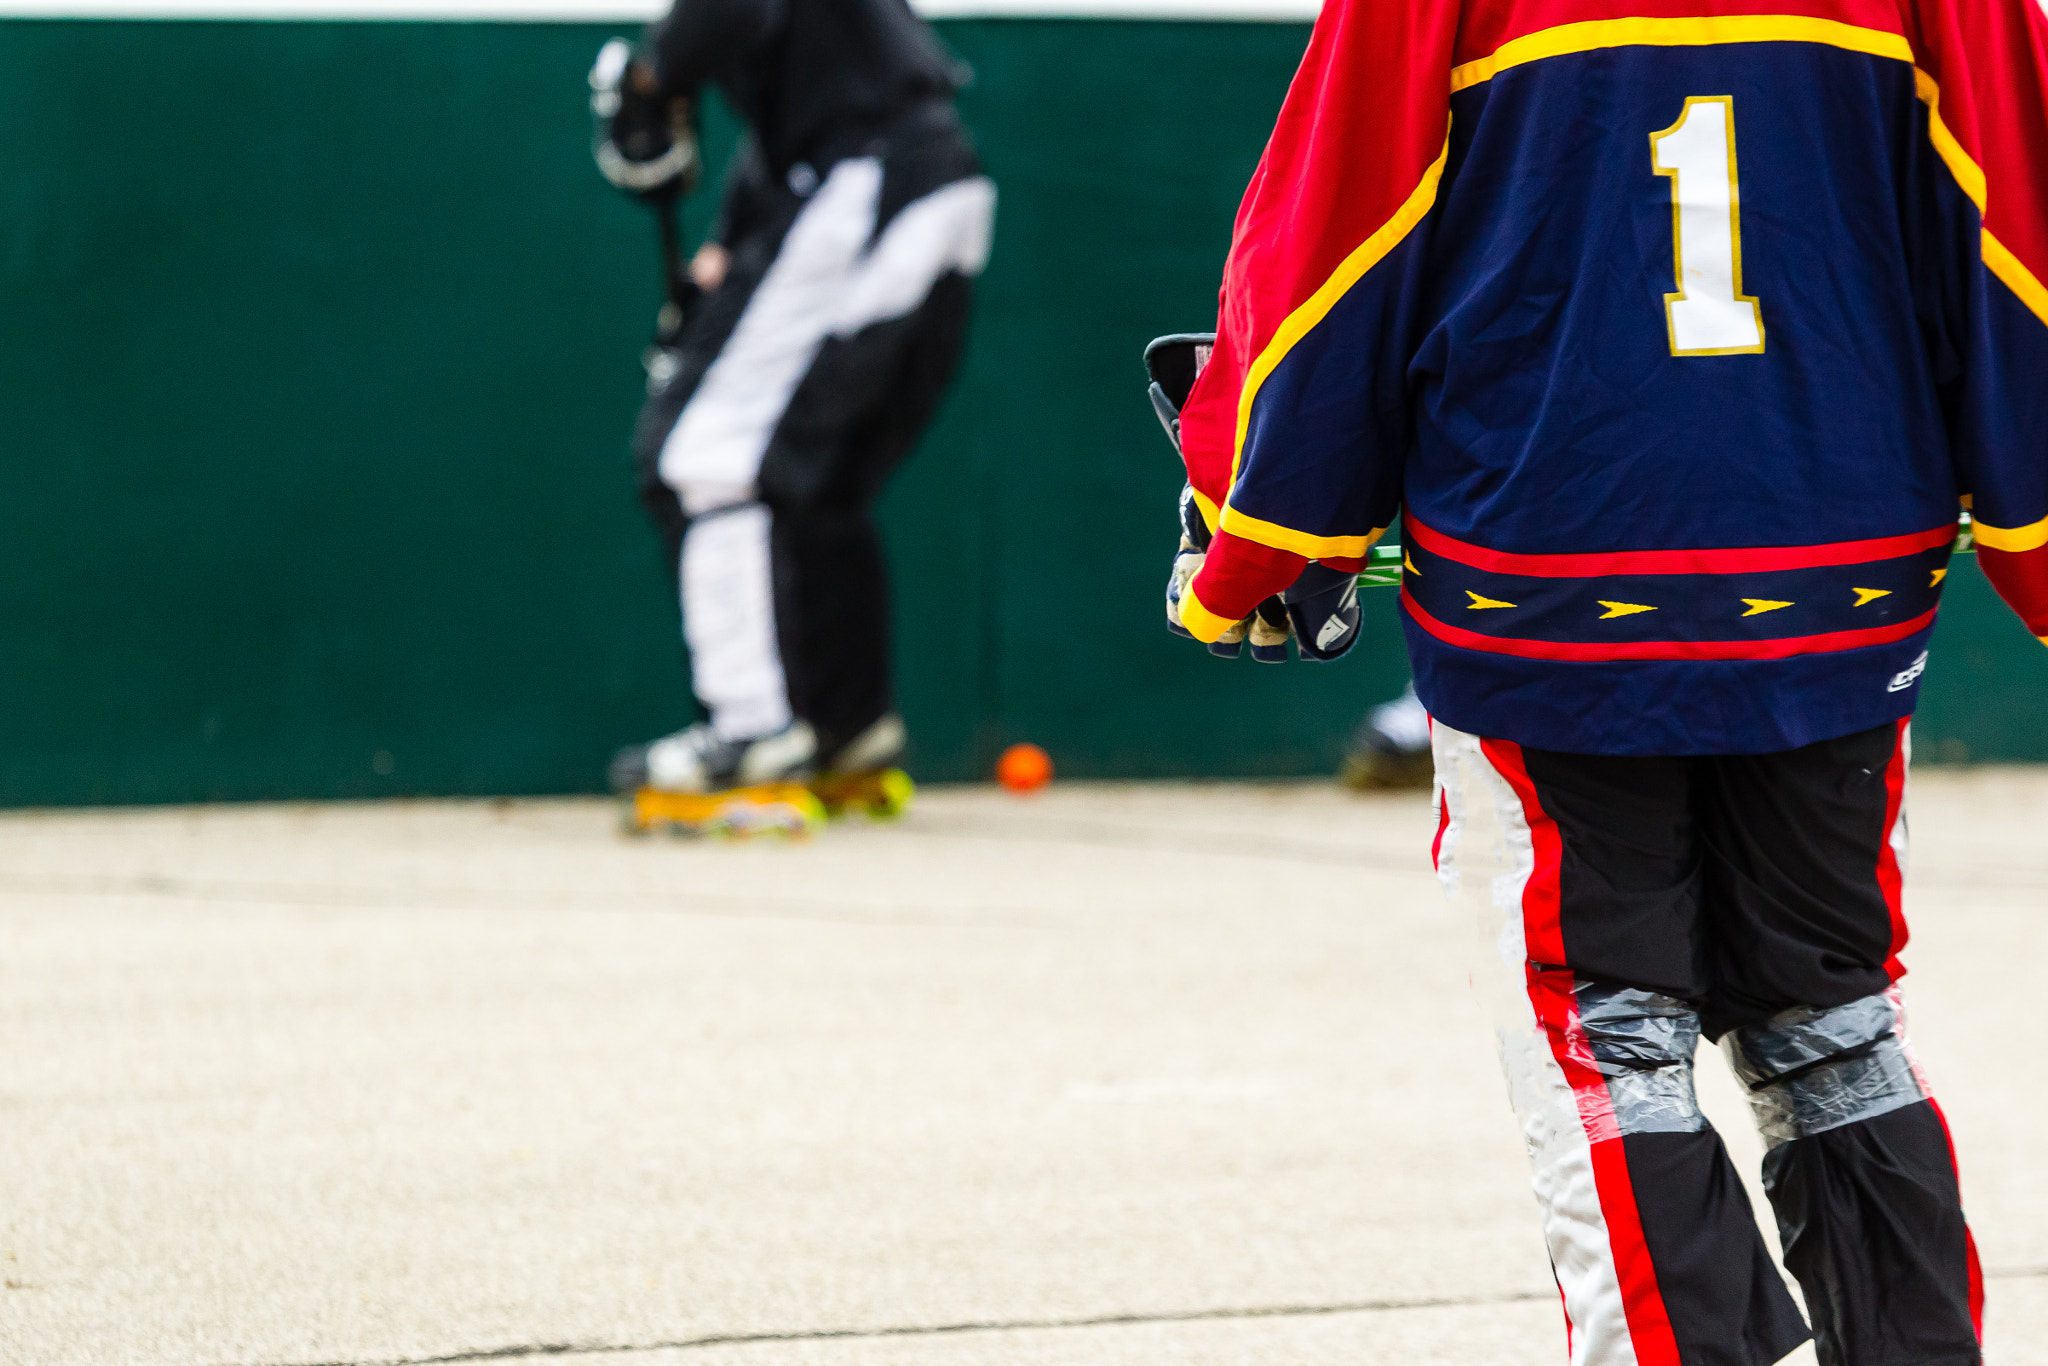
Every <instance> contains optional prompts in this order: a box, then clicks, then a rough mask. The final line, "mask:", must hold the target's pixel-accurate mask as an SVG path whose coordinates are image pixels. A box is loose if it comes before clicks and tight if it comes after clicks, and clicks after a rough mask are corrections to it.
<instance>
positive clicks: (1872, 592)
mask: <svg viewBox="0 0 2048 1366" xmlns="http://www.w3.org/2000/svg"><path fill="white" fill-rule="evenodd" d="M1849 591H1850V592H1851V593H1854V594H1855V595H1856V605H1857V606H1858V607H1868V606H1870V604H1871V603H1873V602H1876V601H1877V600H1878V599H1879V598H1888V597H1890V596H1891V595H1892V590H1891V589H1889V588H1851V589H1850V590H1849Z"/></svg>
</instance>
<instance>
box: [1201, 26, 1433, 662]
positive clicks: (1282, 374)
mask: <svg viewBox="0 0 2048 1366" xmlns="http://www.w3.org/2000/svg"><path fill="white" fill-rule="evenodd" d="M1456 25H1457V6H1455V5H1445V4H1441V3H1438V0H1329V3H1327V4H1326V5H1325V6H1324V7H1323V11H1322V15H1321V17H1320V18H1319V19H1318V20H1317V22H1316V27H1315V32H1314V35H1313V36H1312V37H1311V38H1310V40H1309V48H1308V52H1307V55H1306V56H1304V58H1303V59H1302V64H1301V69H1300V70H1299V71H1298V72H1297V73H1296V75H1295V79H1294V84H1293V86H1292V88H1290V89H1289V91H1288V94H1287V100H1286V103H1285V105H1284V106H1283V107H1282V109H1281V112H1280V118H1279V121H1278V123H1277V124H1276V126H1275V128H1274V130H1273V136H1272V138H1271V140H1270V141H1269V142H1268V144H1267V147H1266V152H1265V156H1264V157H1263V158H1262V159H1261V161H1260V163H1259V168H1258V171H1257V172H1256V173H1255V174H1254V176H1253V178H1252V183H1251V185H1250V187H1249V188H1248V189H1247V190H1246V192H1245V197H1244V201H1243V204H1242V205H1241V207H1240V208H1239V210H1238V215H1237V222H1236V226H1235V228H1234V231H1233V235H1232V242H1231V249H1230V256H1229V259H1228V262H1227V263H1226V265H1225V267H1224V276H1223V289H1222V295H1221V300H1220V308H1219V311H1218V317H1217V339H1216V349H1215V352H1214V354H1213V356H1212V357H1211V358H1210V361H1209V364H1208V366H1207V367H1206V368H1205V369H1204V370H1203V371H1202V374H1201V377H1200V379H1199V380H1197V381H1196V383H1195V387H1194V390H1193V392H1192V393H1191V394H1190V395H1189V398H1188V403H1187V406H1186V409H1185V411H1184V412H1183V414H1182V417H1181V433H1182V456H1183V459H1184V460H1185V462H1186V464H1187V470H1188V483H1189V486H1190V488H1191V489H1192V490H1193V494H1194V501H1195V505H1196V507H1197V509H1198V510H1199V512H1200V513H1201V516H1202V518H1203V521H1204V523H1205V525H1206V527H1207V529H1208V530H1209V531H1210V532H1211V538H1210V543H1209V547H1208V549H1207V551H1206V553H1205V554H1204V556H1203V560H1202V563H1201V567H1200V569H1199V570H1198V571H1197V572H1196V573H1195V574H1194V575H1193V578H1192V581H1191V582H1190V583H1189V584H1188V585H1187V587H1186V589H1185V590H1184V592H1183V594H1182V598H1181V603H1180V621H1181V623H1182V625H1183V626H1184V627H1185V628H1186V629H1187V631H1188V632H1189V633H1190V634H1192V635H1194V636H1195V637H1197V638H1198V639H1201V640H1208V641H1213V640H1216V639H1218V638H1219V637H1221V636H1222V635H1224V634H1225V633H1227V632H1229V631H1231V630H1233V629H1234V628H1235V627H1236V626H1237V624H1238V623H1240V622H1242V621H1243V620H1244V619H1245V618H1246V617H1248V616H1250V615H1251V614H1252V613H1253V611H1254V610H1255V609H1256V608H1257V607H1258V605H1259V604H1260V603H1261V602H1262V601H1264V600H1265V599H1267V598H1268V597H1270V596H1272V595H1273V594H1275V593H1279V592H1281V591H1283V590H1285V589H1286V588H1287V587H1288V586H1289V585H1290V584H1293V583H1294V582H1295V581H1296V580H1297V579H1298V578H1299V576H1300V574H1301V572H1302V570H1303V568H1304V567H1305V566H1306V565H1307V564H1308V563H1309V562H1310V561H1317V562H1320V563H1321V564H1322V565H1323V566H1325V567H1327V568H1331V569H1336V570H1346V569H1350V570H1355V569H1356V568H1358V567H1359V566H1360V565H1361V564H1362V563H1363V560H1364V557H1365V555H1366V553H1367V551H1368V550H1369V549H1370V547H1371V545H1372V543H1373V542H1374V541H1375V540H1377V539H1378V538H1379V537H1380V536H1381V535H1383V534H1384V533H1385V531H1386V528H1387V527H1388V526H1389V525H1390V524H1391V523H1392V521H1393V519H1394V516H1395V514H1396V513H1397V512H1398V511H1399V507H1400V496H1401V473H1402V468H1401V467H1402V463H1403V460H1404V457H1405V454H1406V451H1407V446H1408V427H1407V424H1408V415H1407V414H1408V403H1407V394H1406V371H1407V365H1408V360H1409V356H1410V355H1411V353H1412V351H1413V336H1412V331H1413V326H1414V311H1415V300H1416V297H1417V290H1416V289H1415V288H1414V287H1413V286H1414V283H1415V281H1416V280H1417V278H1418V276H1419V273H1420V271H1421V270H1422V267H1423V255H1424V251H1425V249H1426V246H1427V240H1428V236H1429V231H1430V227H1431V224H1432V218H1431V211H1432V210H1433V208H1434V206H1435V202H1436V191H1437V186H1438V182H1439V180H1440V179H1441V176H1442V173H1443V166H1444V160H1445V149H1446V146H1447V141H1446V139H1447V135H1448V131H1449V122H1450V70H1451V55H1452V43H1453V39H1454V37H1455V30H1456ZM1339 357H1341V358H1340V359H1339Z"/></svg>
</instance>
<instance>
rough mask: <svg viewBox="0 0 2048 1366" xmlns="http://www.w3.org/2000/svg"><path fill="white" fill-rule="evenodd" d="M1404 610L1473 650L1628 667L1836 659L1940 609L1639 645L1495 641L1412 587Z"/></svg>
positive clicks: (1896, 634) (1891, 637) (1899, 636)
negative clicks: (1435, 607) (1830, 626)
mask: <svg viewBox="0 0 2048 1366" xmlns="http://www.w3.org/2000/svg"><path fill="white" fill-rule="evenodd" d="M1401 606H1402V607H1404V608H1406V609H1407V612H1408V615H1409V616H1410V617H1411V618H1413V619H1414V621H1415V624H1416V625H1417V626H1420V627H1421V628H1422V629H1423V630H1425V631H1427V632H1429V633H1430V634H1431V635H1433V636H1435V637H1436V638H1437V639H1438V640H1441V641H1443V642H1444V643H1445V644H1446V645H1456V646H1459V647H1461V648H1463V649H1467V650H1484V651H1486V652H1487V653H1488V654H1496V655H1513V656H1515V657H1516V658H1517V659H1555V660H1564V661H1568V662H1571V663H1578V664H1622V663H1631V662H1640V661H1647V660H1656V659H1694V660H1699V659H1791V658H1793V657H1794V656H1796V655H1819V654H1832V653H1834V652H1836V651H1839V650H1860V649H1863V648H1864V647H1866V646H1870V645H1890V644H1892V643H1894V642H1896V641H1901V640H1904V639H1906V638H1907V637H1908V636H1911V635H1916V634H1918V633H1919V632H1921V631H1924V630H1926V629H1927V628H1928V627H1929V626H1932V625H1933V624H1934V613H1935V609H1934V608H1931V607H1930V608H1929V609H1928V610H1926V611H1925V612H1922V613H1921V614H1920V615H1919V616H1917V617H1913V618H1911V619H1909V620H1906V621H1900V622H1894V623H1892V624H1891V625H1890V626H1872V627H1869V628H1867V629H1865V630H1860V631H1826V632H1823V633H1821V634H1820V635H1813V636H1781V637H1779V638H1778V639H1775V640H1637V641H1612V642H1599V641H1572V640H1524V639H1521V638H1519V637H1515V636H1489V635H1482V634H1481V633H1480V632H1478V631H1468V630H1466V629H1465V628H1464V627H1462V626H1451V625H1447V624H1446V623H1444V622H1441V621H1438V620H1437V619H1436V618H1435V617H1433V616H1431V615H1430V614H1429V613H1428V612H1425V611H1424V610H1423V609H1422V604H1421V603H1419V602H1417V601H1416V600H1415V599H1414V597H1413V596H1412V595H1411V594H1410V593H1409V592H1408V590H1407V589H1406V588H1403V589H1402V590H1401Z"/></svg>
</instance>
